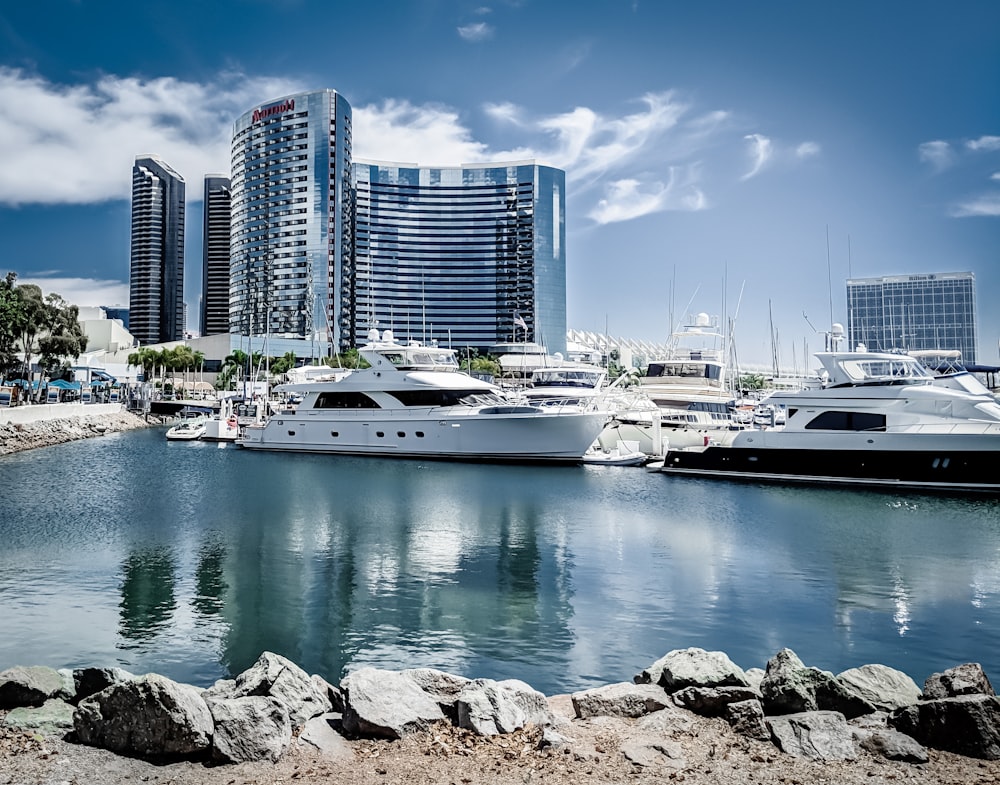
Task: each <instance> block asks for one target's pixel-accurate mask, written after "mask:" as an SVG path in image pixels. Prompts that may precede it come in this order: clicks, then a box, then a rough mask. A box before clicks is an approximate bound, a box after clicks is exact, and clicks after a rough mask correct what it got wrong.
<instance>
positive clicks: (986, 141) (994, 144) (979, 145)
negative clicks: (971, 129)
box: [965, 136, 1000, 152]
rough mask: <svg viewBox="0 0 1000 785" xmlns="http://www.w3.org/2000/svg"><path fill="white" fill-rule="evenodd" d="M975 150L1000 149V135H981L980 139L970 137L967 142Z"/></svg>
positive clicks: (990, 150)
mask: <svg viewBox="0 0 1000 785" xmlns="http://www.w3.org/2000/svg"><path fill="white" fill-rule="evenodd" d="M965 146H966V147H968V148H969V149H970V150H972V151H973V152H979V151H984V150H985V151H988V152H993V151H995V150H1000V136H980V137H979V138H978V139H970V140H969V141H968V142H966V143H965Z"/></svg>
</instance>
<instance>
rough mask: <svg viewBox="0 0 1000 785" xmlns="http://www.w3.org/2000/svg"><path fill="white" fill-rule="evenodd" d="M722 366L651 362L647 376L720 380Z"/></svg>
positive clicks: (665, 378)
mask: <svg viewBox="0 0 1000 785" xmlns="http://www.w3.org/2000/svg"><path fill="white" fill-rule="evenodd" d="M721 375H722V368H721V367H720V366H718V365H715V364H713V363H696V362H684V363H650V364H649V369H648V370H647V371H646V376H648V377H655V378H659V379H664V380H666V381H670V380H671V379H710V380H712V381H718V380H719V377H720V376H721Z"/></svg>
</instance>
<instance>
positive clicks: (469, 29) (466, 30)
mask: <svg viewBox="0 0 1000 785" xmlns="http://www.w3.org/2000/svg"><path fill="white" fill-rule="evenodd" d="M458 34H459V36H461V37H462V38H463V39H464V40H466V41H482V40H484V39H487V38H489V37H490V36H492V35H493V26H492V25H488V24H487V23H486V22H472V23H471V24H467V25H462V26H461V27H459V28H458Z"/></svg>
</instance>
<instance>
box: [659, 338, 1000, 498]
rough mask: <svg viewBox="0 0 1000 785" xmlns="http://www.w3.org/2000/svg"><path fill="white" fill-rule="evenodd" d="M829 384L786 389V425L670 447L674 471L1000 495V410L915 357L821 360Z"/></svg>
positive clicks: (666, 466) (668, 466) (779, 397)
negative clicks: (720, 442)
mask: <svg viewBox="0 0 1000 785" xmlns="http://www.w3.org/2000/svg"><path fill="white" fill-rule="evenodd" d="M816 357H817V358H818V359H819V360H820V362H821V363H822V365H823V369H824V372H825V373H824V374H823V377H824V381H823V382H822V385H821V386H819V387H817V388H813V389H802V390H798V391H789V392H776V393H774V394H773V395H771V396H770V397H769V398H768V401H769V403H772V404H774V405H776V406H782V407H784V409H785V411H786V422H785V425H784V426H783V427H777V428H770V429H767V430H761V431H757V430H752V431H743V432H741V433H739V434H737V435H736V436H735V438H734V439H733V440H732V441H731V442H730V443H729V444H727V445H726V446H714V445H712V446H707V447H701V448H697V447H690V448H683V449H671V450H668V452H667V455H666V457H665V459H664V463H663V468H662V471H664V472H666V473H668V474H678V475H694V476H699V477H721V478H730V479H749V480H764V481H776V482H784V483H789V482H804V483H824V484H826V483H829V484H840V485H854V486H875V487H890V488H915V489H922V490H931V491H950V492H955V491H957V492H966V491H986V492H994V493H995V492H1000V470H998V469H1000V467H998V461H997V456H998V454H1000V404H998V403H997V400H996V398H994V397H993V396H991V395H982V394H976V393H973V392H969V391H967V390H963V389H956V388H954V387H949V386H946V385H943V384H940V383H939V382H937V381H936V380H935V379H934V377H933V375H932V374H930V373H929V372H928V371H927V369H926V368H924V366H923V365H921V364H920V362H919V361H918V360H916V359H915V358H913V357H909V356H907V355H897V354H880V353H870V352H824V353H820V354H817V355H816Z"/></svg>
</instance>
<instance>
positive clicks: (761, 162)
mask: <svg viewBox="0 0 1000 785" xmlns="http://www.w3.org/2000/svg"><path fill="white" fill-rule="evenodd" d="M743 138H744V139H746V140H748V141H749V142H750V171H749V172H747V173H746V174H745V175H743V176H742V177H741V178H740V179H741V180H749V179H750V178H751V177H756V176H757V175H758V174H760V172H761V170H762V169H763V168H764V167H765V166H767V162H768V161H769V160H770V159H771V152H772V148H771V140H770V139H768V138H767V137H766V136H763V135H762V134H747V135H746V136H744V137H743Z"/></svg>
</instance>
